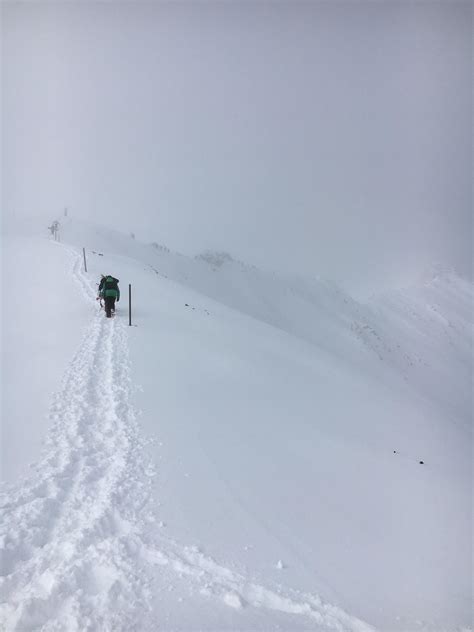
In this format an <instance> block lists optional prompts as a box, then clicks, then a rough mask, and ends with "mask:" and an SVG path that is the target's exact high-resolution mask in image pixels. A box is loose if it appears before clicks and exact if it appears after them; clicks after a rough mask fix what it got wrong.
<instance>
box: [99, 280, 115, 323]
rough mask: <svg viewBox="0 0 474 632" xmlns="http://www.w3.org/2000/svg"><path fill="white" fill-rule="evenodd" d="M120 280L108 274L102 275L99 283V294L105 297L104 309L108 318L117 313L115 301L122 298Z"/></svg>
mask: <svg viewBox="0 0 474 632" xmlns="http://www.w3.org/2000/svg"><path fill="white" fill-rule="evenodd" d="M118 282H119V280H118V279H116V278H115V277H113V276H112V275H110V274H108V275H105V276H103V277H102V279H101V280H100V284H99V295H100V297H101V298H103V299H104V309H105V315H106V316H107V318H110V317H111V316H112V313H114V314H115V301H119V300H120V290H119V286H118Z"/></svg>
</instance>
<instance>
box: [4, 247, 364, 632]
mask: <svg viewBox="0 0 474 632" xmlns="http://www.w3.org/2000/svg"><path fill="white" fill-rule="evenodd" d="M71 256H72V257H73V275H74V277H75V278H76V280H77V281H78V283H79V284H80V287H81V288H82V291H83V293H84V295H85V297H86V298H87V299H88V300H89V301H92V300H93V299H94V298H95V292H94V290H93V288H92V286H91V284H90V282H89V280H88V278H87V276H86V275H84V273H83V272H82V270H81V257H80V256H79V255H77V254H76V253H71ZM94 304H95V301H94ZM126 336H127V328H126V326H125V324H124V323H123V322H122V321H121V320H120V318H117V319H111V320H109V319H105V318H104V315H103V312H98V311H96V312H95V314H94V316H93V318H92V320H91V323H90V326H89V327H88V329H87V331H86V333H85V335H84V338H83V341H82V343H81V345H80V347H79V349H78V351H77V352H76V354H75V356H74V358H73V360H72V361H71V363H70V366H69V368H68V370H67V372H66V374H65V376H64V380H63V385H62V388H61V390H60V391H59V392H58V393H57V394H56V395H55V397H54V401H53V404H52V407H51V413H50V415H51V424H52V429H51V432H50V435H49V437H48V441H47V445H46V449H45V455H44V458H43V459H42V460H41V461H40V462H39V463H38V464H37V465H36V466H35V467H34V474H33V475H32V476H31V477H30V478H29V479H26V480H24V481H22V482H21V483H20V485H19V487H18V488H14V487H11V488H8V489H6V490H5V491H4V493H3V498H2V503H1V505H2V506H1V509H2V523H1V532H0V552H1V578H0V586H1V596H2V599H1V601H2V603H1V606H0V627H1V629H2V630H6V631H14V630H16V631H22V632H23V631H26V630H44V631H46V630H68V632H71V631H74V630H77V631H84V630H97V631H107V630H110V631H112V630H113V631H121V630H123V631H125V630H126V631H131V630H137V631H138V630H140V631H141V630H157V629H160V625H159V623H160V619H159V617H158V616H157V613H156V611H155V608H154V598H155V596H156V594H157V593H159V592H160V591H163V590H164V589H165V588H164V586H166V583H167V582H169V577H170V574H171V575H173V576H176V577H178V578H181V579H182V578H185V579H186V581H188V580H189V582H191V584H193V585H194V589H193V590H192V591H191V592H193V593H194V594H196V588H197V594H198V595H199V598H200V599H214V600H216V603H219V604H226V606H229V608H231V609H234V610H242V609H245V608H262V609H268V610H269V611H272V612H273V615H275V614H277V613H281V614H283V615H292V616H296V617H298V618H301V617H303V619H304V620H305V623H304V627H305V628H306V629H314V630H338V631H341V632H343V631H359V632H362V631H364V630H371V629H372V628H371V627H370V626H368V625H366V624H364V623H362V622H361V621H359V620H357V619H355V618H353V617H351V616H349V615H347V614H346V613H345V612H343V611H342V610H341V609H339V608H337V607H335V606H331V605H329V604H325V603H323V602H322V601H321V599H320V598H319V597H317V596H313V595H302V594H299V593H297V592H294V591H288V590H287V591H283V590H280V589H279V590H270V589H267V588H264V587H263V586H260V585H258V584H256V583H253V582H251V581H249V580H247V579H246V578H245V577H243V576H242V575H240V574H238V573H235V572H233V571H231V570H229V569H227V568H224V567H222V566H220V565H219V564H217V563H216V562H214V561H213V560H212V559H210V558H208V557H206V556H205V555H203V554H202V553H201V552H200V551H199V550H198V549H197V548H196V547H185V546H182V545H179V544H177V543H176V542H174V541H172V540H171V539H168V538H164V537H163V536H161V535H160V534H159V528H158V527H156V526H155V525H156V524H157V520H156V518H155V517H154V516H153V514H152V511H151V509H149V507H150V506H151V503H150V502H149V499H150V490H151V480H152V477H153V476H154V470H153V467H152V466H151V465H150V463H149V462H148V461H147V459H146V456H145V454H146V451H145V450H144V442H143V440H142V439H141V438H140V433H139V428H138V425H137V422H136V414H135V411H134V410H133V407H132V406H131V403H130V402H131V398H130V390H131V381H130V370H129V363H128V353H127V338H126ZM32 422H33V420H32ZM165 570H166V572H165ZM179 601H181V599H179ZM270 621H271V622H273V621H274V619H273V618H271V619H270ZM169 623H171V625H172V622H169ZM295 623H296V622H295Z"/></svg>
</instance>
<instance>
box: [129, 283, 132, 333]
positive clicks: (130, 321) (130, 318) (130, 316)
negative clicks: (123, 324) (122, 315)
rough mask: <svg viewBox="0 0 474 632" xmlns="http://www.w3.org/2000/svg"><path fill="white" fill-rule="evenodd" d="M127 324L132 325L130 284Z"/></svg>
mask: <svg viewBox="0 0 474 632" xmlns="http://www.w3.org/2000/svg"><path fill="white" fill-rule="evenodd" d="M128 326H129V327H131V326H132V284H131V283H129V284H128Z"/></svg>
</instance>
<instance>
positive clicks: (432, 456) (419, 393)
mask: <svg viewBox="0 0 474 632" xmlns="http://www.w3.org/2000/svg"><path fill="white" fill-rule="evenodd" d="M41 231H43V233H42V234H41ZM45 233H46V231H45V230H44V227H37V230H36V229H35V227H34V223H33V224H31V223H30V224H29V225H26V224H25V225H24V226H19V225H17V226H14V227H13V226H10V227H9V228H7V229H6V230H5V231H4V234H3V236H2V245H3V248H2V264H3V265H2V272H3V275H2V285H3V288H2V296H3V297H4V298H5V297H8V300H5V301H4V302H3V304H2V478H3V479H4V485H3V492H2V501H1V512H2V513H1V515H2V520H1V534H0V551H1V578H0V586H1V602H2V603H1V606H0V628H1V629H2V630H5V631H13V630H15V631H21V632H23V631H26V630H42V631H53V630H54V631H68V632H69V631H85V630H94V631H109V630H110V631H114V632H115V631H127V632H128V631H133V630H137V631H142V630H143V631H158V630H167V631H168V630H170V631H171V630H173V631H177V632H178V631H179V632H186V631H195V630H202V631H204V632H210V631H221V630H222V631H223V630H239V631H263V630H265V631H270V630H272V631H273V630H282V631H288V632H292V631H295V632H296V631H298V630H317V631H333V630H335V631H338V632H343V631H344V632H368V631H369V630H396V631H406V632H411V631H414V630H417V631H418V630H420V631H421V630H422V631H442V630H443V631H450V632H453V631H455V630H456V631H461V630H468V629H472V628H471V625H472V622H471V603H472V602H471V599H472V584H471V581H472V580H471V559H472V558H471V552H472V548H471V527H472V518H471V445H472V444H471V411H472V400H471V388H472V381H471V380H472V306H473V302H472V301H473V288H472V284H470V283H469V282H468V281H466V280H463V279H462V278H460V277H458V276H457V275H456V274H455V273H454V272H452V271H449V270H435V271H433V274H431V275H430V276H429V277H427V278H425V279H423V280H422V281H420V283H419V284H418V285H417V286H416V287H412V288H410V289H407V290H403V291H397V292H393V291H392V292H387V293H386V294H385V295H382V296H379V297H376V298H374V299H372V300H371V301H370V302H366V303H365V304H363V303H361V302H360V301H356V300H354V299H353V298H351V296H349V294H347V293H346V292H343V291H342V290H341V289H339V288H337V287H336V286H335V285H333V284H331V283H329V282H325V281H321V280H318V279H311V278H306V279H305V278H295V277H289V276H288V277H283V276H281V275H276V274H273V273H270V272H263V271H261V270H258V269H255V268H252V267H250V266H246V265H244V264H243V263H239V262H236V261H233V260H232V259H231V258H230V257H229V256H228V255H222V254H219V253H214V254H212V253H205V254H203V256H201V257H197V258H196V259H191V258H188V257H184V256H181V255H178V254H174V253H171V252H169V251H168V250H167V249H166V248H164V247H162V246H159V245H157V244H154V245H147V244H142V243H139V242H137V241H134V240H132V239H131V238H128V237H126V236H124V235H120V234H118V233H115V232H114V231H111V230H107V229H105V228H101V227H98V226H94V225H89V224H85V223H80V222H74V221H71V220H68V221H65V222H63V223H62V227H61V231H60V237H61V243H57V242H54V241H52V240H50V239H49V238H47V237H45ZM82 247H85V248H86V252H87V263H88V272H85V270H84V265H83V260H82ZM100 273H107V274H109V273H110V274H113V275H114V276H116V277H118V278H119V279H120V286H121V290H122V299H121V301H120V303H118V309H117V314H116V316H115V318H114V319H112V320H107V319H106V318H105V317H104V313H103V312H102V311H100V309H99V305H98V303H97V301H96V300H95V296H96V290H97V288H96V283H97V282H98V279H99V276H100ZM129 283H131V284H132V290H133V326H132V327H129V326H128V315H127V309H126V308H127V290H128V284H129ZM421 462H422V463H421Z"/></svg>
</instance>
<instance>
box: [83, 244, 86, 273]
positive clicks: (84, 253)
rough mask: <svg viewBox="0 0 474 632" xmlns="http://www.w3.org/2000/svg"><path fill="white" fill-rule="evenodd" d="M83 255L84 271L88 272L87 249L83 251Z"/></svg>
mask: <svg viewBox="0 0 474 632" xmlns="http://www.w3.org/2000/svg"><path fill="white" fill-rule="evenodd" d="M82 254H83V255H84V270H85V272H87V261H86V249H85V248H83V249H82Z"/></svg>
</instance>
